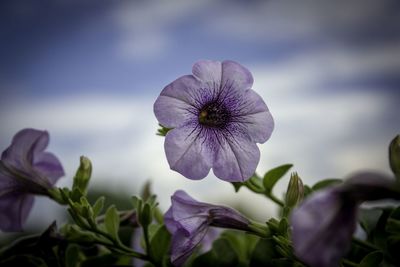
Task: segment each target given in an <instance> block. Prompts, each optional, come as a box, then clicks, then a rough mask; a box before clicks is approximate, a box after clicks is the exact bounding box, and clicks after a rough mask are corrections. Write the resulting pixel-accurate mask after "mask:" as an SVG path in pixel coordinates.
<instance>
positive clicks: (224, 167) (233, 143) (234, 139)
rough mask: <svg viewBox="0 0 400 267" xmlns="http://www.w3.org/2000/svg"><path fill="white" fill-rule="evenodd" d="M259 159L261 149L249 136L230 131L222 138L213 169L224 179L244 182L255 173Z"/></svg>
mask: <svg viewBox="0 0 400 267" xmlns="http://www.w3.org/2000/svg"><path fill="white" fill-rule="evenodd" d="M232 131H233V130H232ZM259 160H260V150H259V149H258V147H257V145H256V144H255V143H253V142H252V141H251V140H250V138H249V137H247V136H246V135H244V134H242V133H238V132H235V133H231V131H229V133H228V134H227V135H225V136H224V137H223V138H221V140H220V148H219V149H218V151H217V153H216V157H215V161H214V164H213V171H214V174H215V175H216V176H217V177H218V178H220V179H222V180H224V181H228V182H243V181H245V180H247V179H248V178H250V177H251V176H252V175H253V174H254V172H255V170H256V167H257V165H258V161H259Z"/></svg>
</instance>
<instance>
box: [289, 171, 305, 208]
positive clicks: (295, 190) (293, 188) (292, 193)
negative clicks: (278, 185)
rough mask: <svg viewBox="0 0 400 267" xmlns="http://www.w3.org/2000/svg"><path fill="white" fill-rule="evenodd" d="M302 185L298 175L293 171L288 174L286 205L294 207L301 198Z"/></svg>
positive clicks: (302, 194) (302, 193) (302, 192)
mask: <svg viewBox="0 0 400 267" xmlns="http://www.w3.org/2000/svg"><path fill="white" fill-rule="evenodd" d="M303 196H304V186H303V182H302V181H301V179H300V177H299V175H298V174H297V173H296V172H294V173H292V174H291V176H290V181H289V184H288V189H287V192H286V205H287V206H288V207H294V206H296V205H297V204H298V203H300V202H301V201H302V200H303Z"/></svg>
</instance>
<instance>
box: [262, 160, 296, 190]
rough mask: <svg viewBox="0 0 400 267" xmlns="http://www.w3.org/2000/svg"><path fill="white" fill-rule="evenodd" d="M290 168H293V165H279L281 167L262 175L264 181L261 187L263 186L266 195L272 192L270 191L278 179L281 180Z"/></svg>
mask: <svg viewBox="0 0 400 267" xmlns="http://www.w3.org/2000/svg"><path fill="white" fill-rule="evenodd" d="M292 167H293V164H285V165H281V166H278V167H276V168H273V169H271V170H269V171H268V172H267V173H266V174H265V175H264V179H263V185H264V188H265V191H266V192H267V193H270V192H272V189H273V188H274V186H275V184H276V182H278V181H279V179H281V178H282V177H283V176H284V175H285V174H286V173H287V172H288V171H289V169H290V168H292Z"/></svg>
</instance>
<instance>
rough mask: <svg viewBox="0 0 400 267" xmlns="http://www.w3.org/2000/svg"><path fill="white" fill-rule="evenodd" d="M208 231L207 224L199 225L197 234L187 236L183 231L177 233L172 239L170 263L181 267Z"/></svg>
mask: <svg viewBox="0 0 400 267" xmlns="http://www.w3.org/2000/svg"><path fill="white" fill-rule="evenodd" d="M207 230H208V224H207V223H204V224H202V225H200V227H199V228H198V229H197V232H196V233H195V234H194V235H192V236H189V237H188V236H187V235H186V233H185V232H184V231H177V232H176V233H175V234H174V235H173V237H172V243H171V261H172V263H173V264H174V265H175V266H182V265H183V264H184V263H185V262H186V260H187V259H188V258H189V257H190V255H192V253H193V251H194V250H195V248H196V247H197V245H199V244H200V242H201V241H202V240H203V238H204V236H205V235H206V233H207Z"/></svg>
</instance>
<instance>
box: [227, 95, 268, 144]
mask: <svg viewBox="0 0 400 267" xmlns="http://www.w3.org/2000/svg"><path fill="white" fill-rule="evenodd" d="M241 99H243V100H244V101H242V102H241V103H240V106H239V108H238V110H239V112H240V114H238V115H237V117H235V118H234V120H235V121H237V122H239V123H240V124H241V125H242V126H243V127H245V128H246V132H247V134H248V135H249V136H250V137H251V139H252V140H253V141H254V142H256V143H264V142H266V141H267V140H268V139H269V138H270V136H271V134H272V131H273V130H274V120H273V118H272V116H271V113H270V112H269V110H268V107H267V105H266V104H265V103H264V101H263V100H262V98H261V97H260V96H259V95H258V94H257V93H256V92H255V91H253V90H251V89H249V90H246V91H245V92H244V93H243V96H241Z"/></svg>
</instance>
